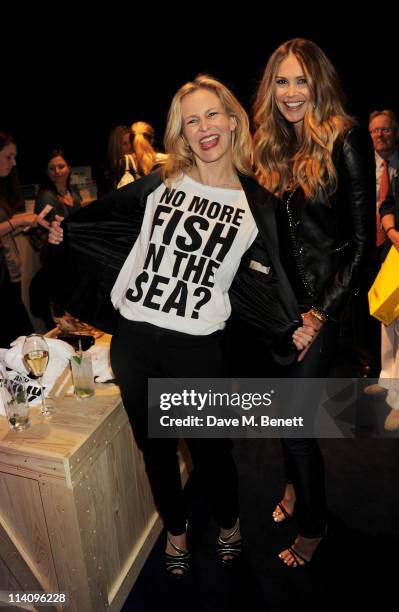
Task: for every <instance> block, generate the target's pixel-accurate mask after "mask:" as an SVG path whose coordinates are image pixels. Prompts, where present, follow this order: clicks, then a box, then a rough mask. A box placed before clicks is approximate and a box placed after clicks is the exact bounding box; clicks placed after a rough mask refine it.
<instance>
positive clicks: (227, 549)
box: [216, 520, 242, 567]
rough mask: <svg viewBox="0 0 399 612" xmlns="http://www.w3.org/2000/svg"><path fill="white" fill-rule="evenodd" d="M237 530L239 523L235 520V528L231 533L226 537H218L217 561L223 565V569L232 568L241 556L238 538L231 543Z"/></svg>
mask: <svg viewBox="0 0 399 612" xmlns="http://www.w3.org/2000/svg"><path fill="white" fill-rule="evenodd" d="M239 528H240V521H239V520H237V524H236V526H235V527H234V529H233V531H232V532H231V533H229V535H228V536H226V537H224V538H221V537H220V536H219V537H218V543H217V548H216V552H217V556H218V559H219V561H220V563H221V564H222V565H223V567H232V566H233V565H234V564H235V563H236V561H238V559H239V558H240V556H241V553H242V539H241V538H240V539H239V540H236V541H235V542H232V541H231V539H232V538H234V536H235V535H236V533H237V531H238V530H239ZM226 557H227V558H226Z"/></svg>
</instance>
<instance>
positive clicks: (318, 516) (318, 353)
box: [280, 321, 339, 538]
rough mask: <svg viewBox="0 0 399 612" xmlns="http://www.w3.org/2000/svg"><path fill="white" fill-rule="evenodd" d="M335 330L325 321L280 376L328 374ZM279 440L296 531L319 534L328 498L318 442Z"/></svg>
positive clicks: (313, 535) (337, 332) (304, 439)
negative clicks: (291, 492)
mask: <svg viewBox="0 0 399 612" xmlns="http://www.w3.org/2000/svg"><path fill="white" fill-rule="evenodd" d="M338 334H339V330H338V325H337V324H336V323H333V322H331V321H330V322H327V323H325V324H324V326H323V327H322V329H321V331H320V333H319V335H318V337H317V339H316V340H315V342H314V344H313V345H312V346H311V348H310V349H309V351H308V353H307V355H306V356H305V358H304V360H303V361H301V362H294V363H293V364H292V365H290V366H288V367H286V368H283V369H282V370H281V372H280V376H284V377H285V378H325V377H327V376H328V373H329V370H330V367H331V362H332V360H333V358H334V355H335V353H336V350H337V346H338ZM303 412H304V413H305V412H306V406H303ZM281 443H282V445H283V452H284V465H285V472H286V477H287V480H288V481H291V482H292V483H293V484H294V488H295V493H296V515H297V519H298V526H299V534H300V535H301V536H303V537H305V538H317V537H321V536H322V535H323V534H324V532H325V528H326V514H327V502H326V495H325V483H324V461H323V456H322V454H321V451H320V448H319V445H318V442H317V440H316V439H313V438H282V440H281Z"/></svg>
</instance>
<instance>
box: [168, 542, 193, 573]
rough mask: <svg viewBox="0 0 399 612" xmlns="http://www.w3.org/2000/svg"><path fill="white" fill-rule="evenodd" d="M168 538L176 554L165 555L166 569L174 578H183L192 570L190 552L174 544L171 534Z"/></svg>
mask: <svg viewBox="0 0 399 612" xmlns="http://www.w3.org/2000/svg"><path fill="white" fill-rule="evenodd" d="M166 537H167V539H168V542H169V544H170V545H171V547H172V548H173V550H174V551H175V552H176V554H175V555H170V554H169V553H167V552H165V553H164V560H165V569H166V571H167V572H168V574H169V575H170V576H172V577H173V578H183V576H185V575H186V574H187V573H188V571H189V569H190V556H191V555H190V552H189V551H188V550H184V549H183V548H180V546H177V545H176V544H174V543H173V542H172V540H171V539H170V537H169V534H167V536H166Z"/></svg>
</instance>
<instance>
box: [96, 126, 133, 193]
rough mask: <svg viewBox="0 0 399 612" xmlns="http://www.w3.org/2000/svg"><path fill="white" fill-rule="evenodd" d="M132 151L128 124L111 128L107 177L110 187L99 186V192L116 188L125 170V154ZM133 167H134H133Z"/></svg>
mask: <svg viewBox="0 0 399 612" xmlns="http://www.w3.org/2000/svg"><path fill="white" fill-rule="evenodd" d="M131 153H132V135H131V132H130V129H129V128H128V127H127V126H126V125H117V126H116V127H114V128H113V129H112V130H111V133H110V135H109V139H108V167H107V171H106V177H105V179H106V180H107V181H108V182H109V185H108V188H105V187H103V188H102V189H101V188H100V186H99V193H101V194H104V193H107V192H108V191H111V190H112V189H116V188H117V185H118V183H119V181H120V180H121V178H122V175H123V173H124V172H125V163H124V161H125V155H131ZM132 169H133V167H132Z"/></svg>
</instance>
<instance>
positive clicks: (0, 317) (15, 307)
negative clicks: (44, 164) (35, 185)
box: [0, 130, 49, 348]
mask: <svg viewBox="0 0 399 612" xmlns="http://www.w3.org/2000/svg"><path fill="white" fill-rule="evenodd" d="M16 156H17V145H16V142H15V140H14V138H13V137H12V136H10V134H7V133H6V132H3V131H2V130H0V348H8V346H9V344H10V342H12V341H13V340H15V338H17V337H18V336H21V335H28V334H30V333H32V332H33V327H32V324H31V321H30V319H29V316H28V313H27V311H26V308H25V306H24V304H23V302H22V298H21V262H20V257H19V253H18V248H17V245H16V242H15V239H14V237H15V235H16V234H17V233H19V232H21V231H23V230H26V229H29V228H31V227H36V226H37V223H38V218H37V215H36V214H34V213H26V212H24V202H23V199H22V196H21V192H20V189H19V185H18V179H17V174H16V169H15V167H16ZM40 223H42V224H43V225H44V226H45V227H47V228H48V227H49V224H48V223H46V221H42V220H40Z"/></svg>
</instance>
